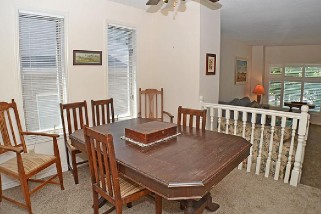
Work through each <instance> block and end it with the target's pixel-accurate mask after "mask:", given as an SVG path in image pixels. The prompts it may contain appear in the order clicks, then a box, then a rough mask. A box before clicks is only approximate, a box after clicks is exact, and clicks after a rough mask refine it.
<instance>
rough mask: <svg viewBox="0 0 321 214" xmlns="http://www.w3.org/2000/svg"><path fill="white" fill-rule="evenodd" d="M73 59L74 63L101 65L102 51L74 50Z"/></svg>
mask: <svg viewBox="0 0 321 214" xmlns="http://www.w3.org/2000/svg"><path fill="white" fill-rule="evenodd" d="M73 59H74V60H73V61H74V63H73V64H74V65H102V52H101V51H86V50H74V51H73Z"/></svg>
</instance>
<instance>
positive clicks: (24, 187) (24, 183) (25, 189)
mask: <svg viewBox="0 0 321 214" xmlns="http://www.w3.org/2000/svg"><path fill="white" fill-rule="evenodd" d="M20 181H21V190H22V192H23V195H24V197H25V201H26V206H27V210H28V212H29V214H32V211H31V201H30V193H29V187H28V180H27V179H25V178H22V179H21V180H20Z"/></svg>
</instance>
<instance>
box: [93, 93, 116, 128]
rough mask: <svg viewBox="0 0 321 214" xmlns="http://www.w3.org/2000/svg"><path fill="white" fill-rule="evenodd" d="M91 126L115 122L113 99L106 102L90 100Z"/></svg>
mask: <svg viewBox="0 0 321 214" xmlns="http://www.w3.org/2000/svg"><path fill="white" fill-rule="evenodd" d="M91 110H92V118H93V126H100V125H104V124H107V123H114V122H115V114H114V101H113V98H110V99H106V100H91Z"/></svg>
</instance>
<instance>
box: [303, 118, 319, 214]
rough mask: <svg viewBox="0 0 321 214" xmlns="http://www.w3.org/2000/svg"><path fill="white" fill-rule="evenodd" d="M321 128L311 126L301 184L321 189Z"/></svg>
mask: <svg viewBox="0 0 321 214" xmlns="http://www.w3.org/2000/svg"><path fill="white" fill-rule="evenodd" d="M320 139H321V126H319V125H312V124H311V125H310V130H309V135H308V140H307V146H306V148H305V157H304V162H303V168H302V170H303V171H302V177H301V183H302V184H305V185H308V186H312V187H317V188H319V189H321V140H320ZM320 213H321V212H320Z"/></svg>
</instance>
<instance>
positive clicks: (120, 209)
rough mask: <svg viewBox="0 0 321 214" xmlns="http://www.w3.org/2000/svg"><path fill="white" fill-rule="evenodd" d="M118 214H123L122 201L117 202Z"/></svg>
mask: <svg viewBox="0 0 321 214" xmlns="http://www.w3.org/2000/svg"><path fill="white" fill-rule="evenodd" d="M115 207H116V214H122V213H123V205H122V204H121V203H117V202H116V205H115Z"/></svg>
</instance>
